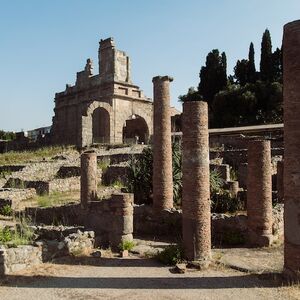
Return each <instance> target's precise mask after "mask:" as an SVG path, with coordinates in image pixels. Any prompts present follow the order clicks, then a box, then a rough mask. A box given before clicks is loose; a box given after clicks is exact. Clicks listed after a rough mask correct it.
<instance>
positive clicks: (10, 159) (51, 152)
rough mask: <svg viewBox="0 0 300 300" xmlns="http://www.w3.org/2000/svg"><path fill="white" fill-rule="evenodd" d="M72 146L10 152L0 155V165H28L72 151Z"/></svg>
mask: <svg viewBox="0 0 300 300" xmlns="http://www.w3.org/2000/svg"><path fill="white" fill-rule="evenodd" d="M72 149H74V147H71V146H66V147H62V146H53V147H44V148H40V149H36V150H33V151H10V152H7V153H3V154H0V165H10V164H16V163H26V162H29V161H33V160H34V161H38V160H42V159H43V158H50V157H52V156H55V155H58V154H60V153H62V152H64V151H67V150H72Z"/></svg>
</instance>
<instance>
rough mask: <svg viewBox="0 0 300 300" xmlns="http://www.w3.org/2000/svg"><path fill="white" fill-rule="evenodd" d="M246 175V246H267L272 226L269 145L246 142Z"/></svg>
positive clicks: (270, 238) (266, 142)
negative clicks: (247, 244)
mask: <svg viewBox="0 0 300 300" xmlns="http://www.w3.org/2000/svg"><path fill="white" fill-rule="evenodd" d="M247 173H248V174H247V216H248V221H247V223H248V243H249V245H251V246H258V247H265V246H269V245H270V244H271V243H272V222H273V221H272V175H271V144H270V141H266V140H253V141H249V143H248V172H247Z"/></svg>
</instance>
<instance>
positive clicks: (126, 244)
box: [119, 241, 135, 251]
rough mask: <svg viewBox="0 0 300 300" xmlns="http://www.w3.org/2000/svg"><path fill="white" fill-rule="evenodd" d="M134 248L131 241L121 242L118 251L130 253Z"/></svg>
mask: <svg viewBox="0 0 300 300" xmlns="http://www.w3.org/2000/svg"><path fill="white" fill-rule="evenodd" d="M134 246H135V243H134V242H133V241H122V243H121V244H120V245H119V249H120V251H124V250H128V251H131V250H132V249H133V247H134Z"/></svg>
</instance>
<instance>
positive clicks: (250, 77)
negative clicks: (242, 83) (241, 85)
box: [247, 42, 257, 83]
mask: <svg viewBox="0 0 300 300" xmlns="http://www.w3.org/2000/svg"><path fill="white" fill-rule="evenodd" d="M254 55H255V53H254V45H253V43H252V42H251V43H250V46H249V54H248V68H247V82H248V83H254V82H255V81H256V77H257V76H256V68H255V59H254Z"/></svg>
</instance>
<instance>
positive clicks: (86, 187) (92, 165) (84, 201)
mask: <svg viewBox="0 0 300 300" xmlns="http://www.w3.org/2000/svg"><path fill="white" fill-rule="evenodd" d="M96 197H97V154H96V153H95V152H94V151H86V152H84V153H82V154H81V178H80V202H81V206H82V207H83V208H87V206H88V204H89V202H91V201H92V200H95V199H96Z"/></svg>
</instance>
